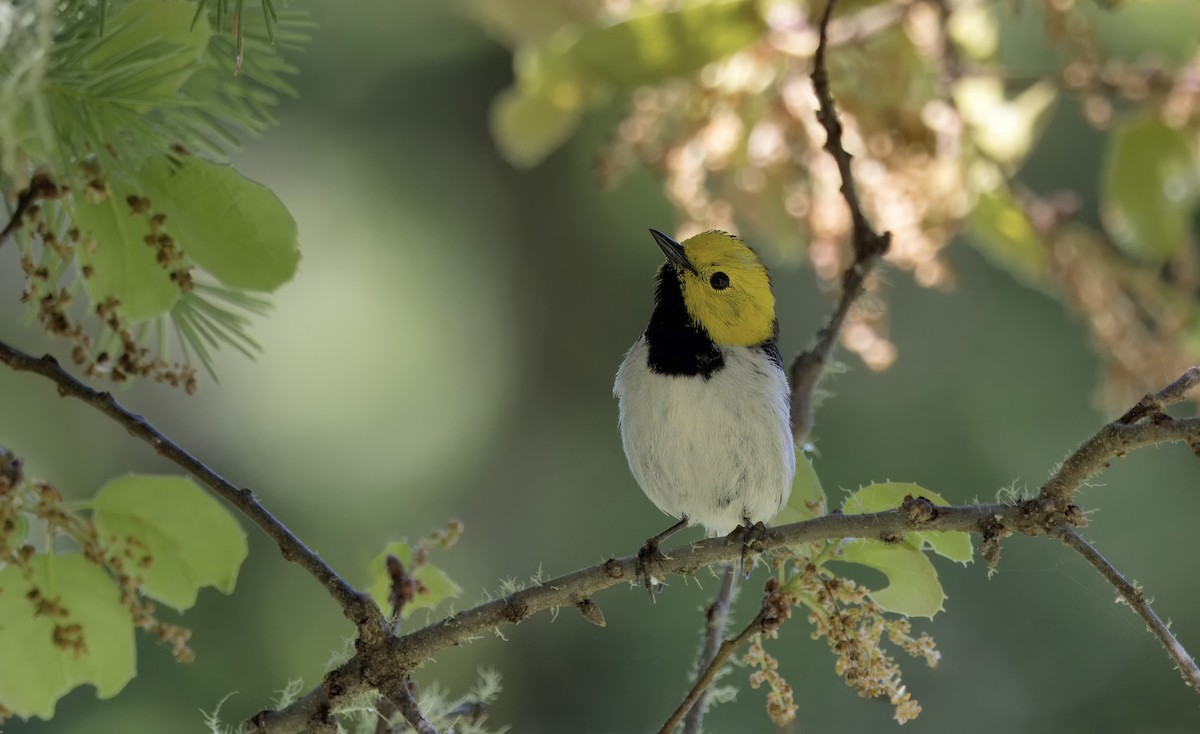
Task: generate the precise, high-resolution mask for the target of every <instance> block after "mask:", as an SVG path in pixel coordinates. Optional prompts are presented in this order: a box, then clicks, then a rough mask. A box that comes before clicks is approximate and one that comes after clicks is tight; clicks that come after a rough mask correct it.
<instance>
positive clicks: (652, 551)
mask: <svg viewBox="0 0 1200 734" xmlns="http://www.w3.org/2000/svg"><path fill="white" fill-rule="evenodd" d="M663 558H665V556H663V554H662V551H661V550H659V549H658V539H657V538H651V539H650V540H647V541H646V544H645V545H643V546H642V547H641V549H639V550H638V554H637V566H635V570H634V578H635V579H636V580H637V582H638V583H644V584H645V585H646V591H647V592H649V594H650V601H655V596H654V595H655V593H656V592H660V591H662V588H663V585H662V583H661V582H659V583H655V582H654V576H652V575H651V573H650V564H651V563H653V562H655V561H658V560H661V559H663Z"/></svg>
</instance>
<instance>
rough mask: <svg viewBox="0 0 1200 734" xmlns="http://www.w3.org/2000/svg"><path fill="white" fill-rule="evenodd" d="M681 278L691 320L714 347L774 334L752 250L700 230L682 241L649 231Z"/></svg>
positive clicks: (766, 281)
mask: <svg viewBox="0 0 1200 734" xmlns="http://www.w3.org/2000/svg"><path fill="white" fill-rule="evenodd" d="M650 232H651V233H652V234H653V235H654V239H655V241H656V242H657V243H658V246H659V247H660V248H662V251H663V254H664V255H666V256H667V263H668V264H667V265H665V266H664V267H674V268H676V270H677V272H678V273H679V276H680V282H681V284H682V288H683V302H684V306H685V307H686V308H687V312H688V316H689V317H691V319H692V320H693V321H695V322H696V323H697V324H699V325H700V326H702V327H704V330H705V331H707V332H708V335H709V337H710V338H711V339H712V340H713V341H714V342H716V343H718V344H726V345H730V346H747V347H748V346H753V345H755V344H762V343H763V342H765V341H767V340H768V339H770V338H771V337H773V336H774V335H775V296H774V295H773V294H772V293H771V278H770V276H769V275H767V269H766V267H764V266H763V264H762V263H761V262H760V261H759V259H758V256H757V255H755V254H754V251H753V250H751V249H750V248H749V247H746V244H745V243H744V242H742V241H741V240H740V239H738V238H737V237H734V236H733V235H731V234H728V233H726V232H721V231H720V230H715V229H714V230H711V231H709V232H701V233H700V234H698V235H696V236H695V237H689V238H688V239H686V240H684V241H683V242H682V243H679V242H676V241H675V240H673V239H671V238H670V237H668V236H666V235H665V234H663V233H662V232H659V231H657V230H653V229H652V230H650Z"/></svg>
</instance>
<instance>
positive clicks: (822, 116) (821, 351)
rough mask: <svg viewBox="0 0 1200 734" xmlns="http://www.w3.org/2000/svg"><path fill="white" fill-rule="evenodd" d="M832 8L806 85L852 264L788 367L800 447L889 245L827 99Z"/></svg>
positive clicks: (829, 94) (830, 100) (824, 17)
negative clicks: (845, 216) (870, 215)
mask: <svg viewBox="0 0 1200 734" xmlns="http://www.w3.org/2000/svg"><path fill="white" fill-rule="evenodd" d="M836 6H837V0H829V4H828V5H826V6H825V13H824V14H823V15H822V16H821V22H820V26H819V28H820V37H819V41H818V43H817V50H816V52H815V53H814V54H813V72H812V81H813V89H814V90H815V91H816V95H817V102H818V104H819V107H818V108H817V120H818V121H819V122H820V123H821V126H822V127H824V128H825V134H826V138H825V150H826V151H827V152H828V153H829V155H831V156H833V159H834V160H835V161H837V167H838V172H839V173H840V174H841V177H842V189H841V190H842V198H844V199H845V200H846V206H847V207H848V208H849V209H850V218H851V221H852V222H853V238H854V239H853V244H854V261H853V262H852V263H851V264H850V267H848V268H847V269H846V272H845V274H844V275H843V276H842V296H841V299H840V300H839V301H838V305H837V308H835V309H834V311H833V314H832V315H831V316H830V317H829V321H828V322H827V323H826V324H825V326H824V327H822V328H821V330H820V331H818V332H817V337H816V339H815V340H814V343H813V345H812V346H811V347H809V348H808V349H807V350H805V351H804V352H801V353H800V355H799V356H797V357H796V359H795V361H794V362H792V367H791V370H790V372H791V384H792V400H791V402H792V433H793V434H794V435H795V436H796V441H797V443H798V444H803V443H804V442H805V441H806V440H807V439H808V437H809V435H810V434H811V433H812V426H813V411H814V408H815V402H816V393H817V388H818V387H819V385H820V382H821V378H822V377H823V376H824V374H825V368H826V367H827V366H828V364H829V359H830V357H831V356H832V355H833V350H834V347H835V346H837V342H838V339H839V338H840V337H841V334H842V326H843V325H844V324H845V322H846V316H847V315H848V314H849V313H850V308H851V307H852V306H853V305H854V303H855V301H857V300H858V298H859V297H860V296H861V295H862V294H863V290H864V286H865V284H866V281H867V277H868V276H869V275H870V274H871V271H872V270H873V269H874V268H875V265H876V263H878V262H879V260H880V258H882V257H883V256H884V254H885V253H887V250H888V246H889V245H890V244H891V241H892V235H891V233H890V232H884V233H883V234H879V233H877V232H876V231H875V229H874V228H873V227H872V226H871V223H870V222H869V221H867V216H866V214H864V213H863V209H862V201H861V200H860V199H859V196H858V187H857V186H855V184H854V174H853V172H852V171H851V170H850V161H851V160H852V156H851V155H850V154H849V153H847V152H846V149H845V148H844V147H843V146H842V123H841V121H840V120H839V119H838V113H837V107H836V105H835V104H834V101H833V94H832V92H830V91H829V73H828V71H827V70H826V68H825V49H826V48H827V47H828V45H829V38H828V35H829V20H830V18H832V17H833V9H834V7H836Z"/></svg>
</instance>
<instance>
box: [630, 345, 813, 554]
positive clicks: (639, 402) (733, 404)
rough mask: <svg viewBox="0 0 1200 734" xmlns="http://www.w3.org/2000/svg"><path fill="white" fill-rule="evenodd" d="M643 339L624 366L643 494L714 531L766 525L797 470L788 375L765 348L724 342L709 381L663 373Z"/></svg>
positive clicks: (635, 467)
mask: <svg viewBox="0 0 1200 734" xmlns="http://www.w3.org/2000/svg"><path fill="white" fill-rule="evenodd" d="M648 351H649V347H648V346H647V344H646V340H645V338H642V339H639V340H638V341H637V342H635V343H634V345H633V347H632V348H631V349H630V350H629V352H628V353H627V354H626V355H625V361H624V362H622V363H621V367H620V369H619V370H618V371H617V381H616V385H615V386H614V387H613V394H615V395H616V396H617V400H618V402H619V406H620V408H619V409H620V422H621V442H622V443H623V444H624V446H625V456H626V458H627V459H628V460H629V467H630V469H631V470H632V471H633V476H634V478H635V479H636V480H637V482H638V484H639V485H640V486H641V488H642V491H643V492H645V493H646V496H647V497H649V498H650V500H651V501H652V502H654V504H655V505H656V506H657V507H658V508H659V509H660V510H662V511H663V512H665V513H667V514H668V515H672V516H674V517H683V516H686V517H687V518H688V520H690V521H691V524H693V525H703V526H704V527H705V528H706V529H707V530H708V532H709V533H710V534H722V535H723V534H726V533H729V532H730V531H732V530H733V529H734V528H735V527H736V526H738V525H739V524H741V523H743V522H745V521H747V520H748V521H750V522H752V523H754V522H760V521H761V522H766V521H768V520H770V519H771V518H772V517H774V516H775V513H776V512H778V511H779V508H780V507H782V506H783V504H784V503H785V502H787V498H788V494H789V493H790V492H791V487H792V477H793V476H794V475H795V473H796V452H795V448H794V446H793V443H792V433H791V425H790V421H789V418H788V416H789V408H788V388H787V378H786V377H785V376H784V374H783V370H782V369H780V367H779V366H778V365H776V364H775V363H774V362H772V361H771V360H770V359H769V358H768V357H767V355H766V354H765V353H763V352H762V351H761V350H758V349H754V348H752V347H725V346H722V347H721V353H722V356H723V357H724V360H725V366H724V368H723V369H721V370H719V371H718V372H715V373H714V374H713V375H712V376H711V377H710V378H709V379H707V380H706V379H704V378H703V377H700V376H692V377H690V376H681V375H661V374H658V373H656V372H653V371H651V370H650V368H649V367H648V366H647V356H648Z"/></svg>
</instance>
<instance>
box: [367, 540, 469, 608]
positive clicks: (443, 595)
mask: <svg viewBox="0 0 1200 734" xmlns="http://www.w3.org/2000/svg"><path fill="white" fill-rule="evenodd" d="M388 556H396V558H398V559H400V562H401V563H402V564H404V568H405V570H406V571H408V572H409V573H412V549H411V548H409V546H408V543H399V542H397V543H391V544H389V545H388V547H387V548H386V549H385V550H384V551H383V553H380V554H379V555H377V556H375V558H374V560H372V561H371V566H370V573H371V585H370V586H369V587H368V588H367V593H368V594H370V595H371V598H372V599H374V600H375V603H376V604H378V605H379V608H380V609H382V610H383V611H384V614H391V612H392V604H391V588H392V581H391V578H390V577H389V576H388V574H387V557H388ZM414 577H415V578H416V580H417V581H420V582H421V584H422V585H423V586H424V587H425V592H424V593H420V594H417V595H416V597H415V598H414V599H413V600H412V601H410V602H408V603H407V604H405V605H404V611H403V612H402V614H401V616H402V617H403V618H405V619H407V618H408V616H409V615H410V614H412V613H413V612H415V611H416V610H418V609H432V608H434V607H436V606H437V605H438V604H440V603H442V601H443V600H445V599H450V598H454V597H457V596H458V595H459V594H461V593H462V589H461V588H460V587H459V585H458V584H456V583H454V581H453V580H451V578H450V577H449V576H447V575H446V573H445V572H444V571H442V569H440V568H438V567H437V566H434V565H432V564H429V563H426V564H425V565H424V566H421V567H420V568H419V569H417V572H416V574H414Z"/></svg>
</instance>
